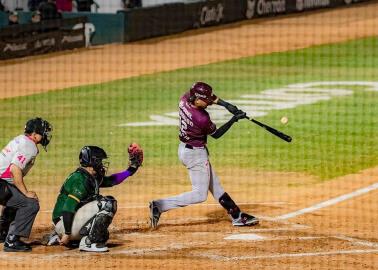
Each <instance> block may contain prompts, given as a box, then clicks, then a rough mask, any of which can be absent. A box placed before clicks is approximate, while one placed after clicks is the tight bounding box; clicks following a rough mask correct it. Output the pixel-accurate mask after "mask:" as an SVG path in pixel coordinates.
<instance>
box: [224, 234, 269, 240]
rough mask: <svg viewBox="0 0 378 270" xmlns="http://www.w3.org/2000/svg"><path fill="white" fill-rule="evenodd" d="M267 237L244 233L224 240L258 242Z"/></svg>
mask: <svg viewBox="0 0 378 270" xmlns="http://www.w3.org/2000/svg"><path fill="white" fill-rule="evenodd" d="M265 238H266V237H264V236H260V235H258V234H255V233H242V234H232V235H230V236H227V237H225V238H224V240H243V241H256V240H264V239H265Z"/></svg>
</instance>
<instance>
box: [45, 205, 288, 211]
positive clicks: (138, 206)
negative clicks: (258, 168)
mask: <svg viewBox="0 0 378 270" xmlns="http://www.w3.org/2000/svg"><path fill="white" fill-rule="evenodd" d="M287 204H289V203H287V202H249V203H238V205H241V206H243V205H287ZM199 206H201V207H206V206H220V204H219V203H204V204H194V205H191V207H199ZM143 208H146V209H148V204H137V205H128V206H120V207H118V209H143ZM39 212H40V213H51V212H52V210H41V211H39Z"/></svg>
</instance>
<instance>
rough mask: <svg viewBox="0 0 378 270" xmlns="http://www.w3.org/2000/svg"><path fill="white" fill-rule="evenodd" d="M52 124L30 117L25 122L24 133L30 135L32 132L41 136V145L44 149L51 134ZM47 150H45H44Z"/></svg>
mask: <svg viewBox="0 0 378 270" xmlns="http://www.w3.org/2000/svg"><path fill="white" fill-rule="evenodd" d="M52 129H53V128H52V125H51V124H50V123H49V122H47V121H46V120H44V119H42V118H40V117H37V118H33V119H30V120H28V121H27V122H26V124H25V131H24V132H25V134H27V135H30V134H32V133H33V132H35V133H37V134H39V135H41V136H42V140H41V142H40V143H41V145H42V146H43V148H44V149H45V150H46V149H47V145H48V144H49V143H50V141H51V138H52V135H51V132H52ZM46 151H47V150H46Z"/></svg>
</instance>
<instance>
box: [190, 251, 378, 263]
mask: <svg viewBox="0 0 378 270" xmlns="http://www.w3.org/2000/svg"><path fill="white" fill-rule="evenodd" d="M367 253H378V249H362V250H361V249H355V250H336V251H326V252H308V253H281V254H272V255H258V256H235V257H227V256H222V255H216V254H206V253H204V254H196V255H195V256H196V257H204V258H208V259H213V260H217V261H240V260H257V259H280V258H300V257H315V256H333V255H346V254H367Z"/></svg>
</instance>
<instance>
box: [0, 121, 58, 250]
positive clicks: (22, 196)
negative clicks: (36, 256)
mask: <svg viewBox="0 0 378 270" xmlns="http://www.w3.org/2000/svg"><path fill="white" fill-rule="evenodd" d="M51 131H52V126H51V125H50V124H49V122H47V121H46V120H44V119H42V118H39V117H38V118H34V119H30V120H29V121H27V123H26V125H25V132H24V134H22V135H19V136H17V137H15V138H14V139H13V140H11V141H10V142H9V143H8V144H7V145H6V146H5V147H4V149H3V150H2V151H1V153H0V205H3V206H5V208H4V209H3V214H2V215H1V217H0V241H1V242H4V241H5V243H4V251H7V252H20V251H21V252H22V251H31V250H32V248H31V246H30V245H29V244H27V243H24V242H23V241H21V240H20V238H21V237H26V238H28V237H29V235H30V232H31V229H32V226H33V223H34V219H35V217H36V216H37V213H38V211H39V202H38V197H37V194H36V193H35V192H34V191H29V190H28V189H27V188H26V186H25V183H24V176H25V175H26V174H27V173H28V172H29V170H30V169H31V167H32V166H33V165H34V162H35V159H36V157H37V155H38V153H39V150H38V147H37V145H38V144H41V145H42V146H43V148H44V149H45V150H46V147H47V145H48V144H49V142H50V140H51Z"/></svg>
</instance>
